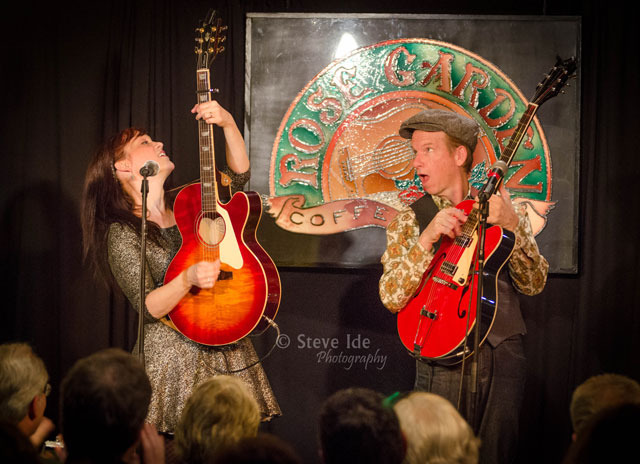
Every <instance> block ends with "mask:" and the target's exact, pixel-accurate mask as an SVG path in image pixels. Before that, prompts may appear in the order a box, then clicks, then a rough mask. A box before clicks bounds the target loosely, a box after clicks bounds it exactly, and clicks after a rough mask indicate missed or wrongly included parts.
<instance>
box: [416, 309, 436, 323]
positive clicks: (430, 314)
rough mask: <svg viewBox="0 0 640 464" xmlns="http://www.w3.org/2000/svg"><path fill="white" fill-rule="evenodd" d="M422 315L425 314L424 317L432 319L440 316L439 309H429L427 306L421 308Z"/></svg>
mask: <svg viewBox="0 0 640 464" xmlns="http://www.w3.org/2000/svg"><path fill="white" fill-rule="evenodd" d="M420 315H421V316H424V317H428V318H429V319H431V320H432V321H435V320H436V318H437V317H438V312H437V311H429V310H428V309H427V308H426V307H424V306H423V307H422V309H421V310H420Z"/></svg>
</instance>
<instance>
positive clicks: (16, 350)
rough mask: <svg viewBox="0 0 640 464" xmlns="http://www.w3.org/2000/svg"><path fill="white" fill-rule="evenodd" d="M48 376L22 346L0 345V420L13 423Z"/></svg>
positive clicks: (39, 362) (37, 358)
mask: <svg viewBox="0 0 640 464" xmlns="http://www.w3.org/2000/svg"><path fill="white" fill-rule="evenodd" d="M48 380H49V374H48V373H47V368H46V367H45V365H44V362H43V361H42V359H40V358H39V357H38V356H37V355H36V354H35V353H34V352H33V350H32V349H31V346H29V345H28V344H26V343H7V344H4V345H0V420H2V421H4V422H9V423H11V424H17V423H18V422H20V420H21V419H22V418H23V417H24V416H25V415H26V414H27V411H28V408H29V404H30V403H31V401H32V400H33V398H34V397H35V396H36V395H38V394H40V393H43V392H44V390H45V387H46V385H47V382H48Z"/></svg>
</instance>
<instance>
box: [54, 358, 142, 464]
mask: <svg viewBox="0 0 640 464" xmlns="http://www.w3.org/2000/svg"><path fill="white" fill-rule="evenodd" d="M61 390H62V392H61V401H60V403H61V404H60V410H61V428H62V435H63V437H64V442H65V446H66V449H67V451H68V453H69V457H70V458H72V457H73V458H74V459H84V460H88V461H92V462H114V461H117V460H119V459H120V457H122V456H123V455H124V454H125V452H126V451H127V450H129V449H130V448H131V447H132V446H133V445H135V444H136V443H137V441H138V438H139V434H140V430H141V429H142V426H143V424H144V420H145V418H146V416H147V412H148V410H149V402H150V400H151V384H150V382H149V379H148V377H147V374H146V372H145V371H144V367H143V366H142V364H141V363H140V362H139V360H138V359H137V358H135V357H134V356H133V355H131V354H129V353H126V352H125V351H123V350H121V349H118V348H109V349H105V350H101V351H98V352H97V353H94V354H92V355H90V356H88V357H86V358H83V359H81V360H79V361H78V362H76V363H75V365H74V366H73V367H72V368H71V369H70V370H69V372H68V373H67V375H66V376H65V378H64V380H63V381H62V388H61ZM102 444H104V445H102Z"/></svg>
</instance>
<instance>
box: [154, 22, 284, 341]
mask: <svg viewBox="0 0 640 464" xmlns="http://www.w3.org/2000/svg"><path fill="white" fill-rule="evenodd" d="M214 16H215V11H213V10H210V11H209V14H208V15H207V19H206V20H205V21H204V22H203V24H202V27H199V28H198V29H196V31H197V32H198V33H199V37H198V38H196V43H197V44H198V46H197V47H196V54H197V55H198V68H197V70H196V78H197V95H198V103H199V104H201V103H206V102H209V101H211V93H212V92H214V90H213V89H211V85H210V76H209V65H210V62H211V61H213V59H214V58H215V57H216V55H217V54H218V53H220V52H221V51H223V50H224V47H223V46H221V45H220V44H221V43H222V42H223V41H224V39H225V38H224V36H223V35H222V32H224V31H225V30H226V29H227V28H226V26H222V25H221V20H220V19H217V20H216V22H215V23H214ZM198 141H199V152H200V182H199V183H196V184H191V185H189V186H187V187H185V188H184V189H182V190H181V191H180V193H179V194H178V196H177V197H176V200H175V203H174V210H173V211H174V216H175V219H176V223H177V225H178V229H179V230H180V234H181V235H182V246H181V248H180V250H179V251H178V253H177V254H176V256H175V257H174V258H173V260H172V261H171V264H170V265H169V268H168V269H167V272H166V274H165V279H164V281H165V283H167V282H170V281H171V280H173V279H175V278H176V277H177V276H178V275H179V274H180V273H181V272H183V271H186V270H187V269H189V267H191V266H192V265H194V264H196V263H198V262H201V261H209V262H213V261H215V260H217V259H220V263H221V270H220V275H219V277H218V280H217V281H216V282H215V284H214V286H213V288H210V289H202V288H198V287H193V288H192V289H191V291H190V292H189V293H187V295H186V296H185V297H184V298H182V300H181V301H180V302H179V303H178V304H177V305H176V306H175V307H174V308H173V309H172V310H171V312H170V313H169V314H168V316H169V319H171V322H172V323H173V326H175V329H176V330H178V331H179V332H180V333H182V334H183V335H185V336H186V337H187V338H189V339H191V340H193V341H195V342H198V343H201V344H203V345H212V346H219V345H227V344H230V343H234V342H237V341H238V340H240V339H242V338H243V337H245V336H247V335H249V334H250V333H251V332H257V331H262V330H264V329H265V328H266V327H268V326H269V324H271V323H272V321H271V320H272V319H274V318H275V315H276V313H277V310H278V306H279V304H280V276H279V274H278V270H277V268H276V266H275V264H274V263H273V261H272V260H271V258H270V257H269V255H268V254H267V253H266V252H265V251H264V249H263V248H262V247H261V246H260V244H259V243H258V241H257V239H256V228H257V226H258V223H259V222H260V216H261V213H262V201H261V199H260V195H259V194H258V193H256V192H237V193H236V194H235V195H233V196H232V197H231V199H230V200H229V201H228V202H226V203H223V202H222V201H220V198H221V194H222V195H224V194H225V193H229V183H230V182H229V181H230V179H229V178H228V177H225V176H224V175H223V174H221V173H220V172H219V171H218V170H217V169H216V165H215V153H214V141H213V128H212V126H211V125H209V124H207V123H206V122H205V121H204V120H202V119H200V120H199V121H198ZM225 197H226V195H225Z"/></svg>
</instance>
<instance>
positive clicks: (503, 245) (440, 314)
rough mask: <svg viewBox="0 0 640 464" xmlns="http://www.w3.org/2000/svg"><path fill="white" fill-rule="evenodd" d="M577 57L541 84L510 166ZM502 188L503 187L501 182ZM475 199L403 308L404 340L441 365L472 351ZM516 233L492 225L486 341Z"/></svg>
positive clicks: (507, 155) (509, 152)
mask: <svg viewBox="0 0 640 464" xmlns="http://www.w3.org/2000/svg"><path fill="white" fill-rule="evenodd" d="M575 69H576V63H575V60H574V59H573V58H571V59H568V60H565V61H562V60H561V59H558V61H557V63H556V65H555V66H554V67H553V69H552V70H551V71H550V72H549V74H548V75H547V76H546V78H545V80H544V81H543V82H541V83H540V84H538V87H537V89H536V93H535V96H534V97H533V99H532V100H531V103H529V104H528V105H527V109H526V110H525V112H524V114H523V116H522V117H521V119H520V121H519V122H518V125H517V127H516V129H515V131H514V134H513V136H512V137H511V139H510V141H509V144H508V146H507V148H506V149H505V151H504V153H503V154H502V155H501V157H500V160H501V161H504V162H505V163H506V165H507V166H508V165H509V164H510V162H511V160H512V158H513V156H514V154H515V152H516V150H517V148H518V146H519V145H520V142H522V139H523V138H524V136H525V134H526V131H527V128H528V127H529V124H531V121H532V120H533V117H534V115H535V113H536V111H537V109H538V107H539V106H540V105H541V104H542V103H544V102H545V101H547V100H548V99H550V98H552V97H554V96H556V95H557V94H558V93H559V92H560V89H561V88H562V87H563V86H564V84H565V83H566V81H567V80H568V79H569V77H571V76H572V75H573V72H574V71H575ZM496 188H497V187H496ZM474 203H475V202H474V200H466V201H463V202H462V203H460V204H459V205H458V206H457V208H458V209H460V210H462V211H464V212H465V213H466V214H468V217H467V222H466V223H465V224H464V225H463V227H462V233H461V234H460V235H459V236H458V237H456V238H455V239H450V238H448V237H443V239H442V243H441V245H440V247H439V249H438V251H437V252H436V254H435V256H434V258H433V260H432V261H431V263H430V265H429V267H428V268H427V270H426V271H425V273H424V276H423V278H422V282H421V283H420V286H419V287H418V290H417V291H416V294H415V295H414V297H413V299H412V300H411V301H410V302H409V304H407V306H405V307H404V308H403V309H402V310H401V311H400V312H399V313H398V320H397V323H398V334H399V335H400V340H401V341H402V344H403V345H404V346H405V348H406V349H407V350H409V351H410V352H411V353H412V355H414V356H416V357H419V358H427V359H431V360H434V361H437V362H439V363H441V364H455V363H457V362H460V361H462V359H464V357H467V356H469V355H471V354H472V350H473V348H472V343H471V339H472V338H473V337H469V335H470V334H471V332H472V331H473V330H474V326H475V324H476V307H477V306H476V305H477V287H478V281H477V278H472V277H473V275H474V271H476V270H477V267H476V266H477V263H476V262H475V256H476V247H477V242H478V238H479V234H478V225H479V222H480V212H479V211H478V209H477V208H476V207H475V206H474ZM513 246H514V235H513V233H511V232H509V231H507V230H503V229H502V228H501V227H499V226H491V227H487V229H486V239H485V252H484V254H485V264H484V272H483V277H482V278H483V281H482V286H483V293H484V295H483V296H484V297H483V299H482V304H481V318H480V320H481V321H482V323H481V325H480V340H481V343H482V342H484V340H485V339H486V337H487V335H488V334H489V330H490V329H491V326H492V325H493V320H494V317H495V313H496V308H497V304H498V289H497V283H498V282H497V277H498V275H499V273H500V270H501V269H502V267H503V266H504V264H505V263H506V262H507V260H508V259H509V257H510V256H511V253H512V252H513Z"/></svg>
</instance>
